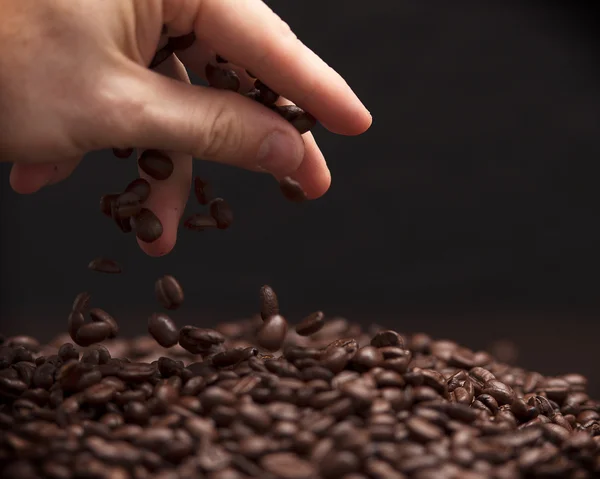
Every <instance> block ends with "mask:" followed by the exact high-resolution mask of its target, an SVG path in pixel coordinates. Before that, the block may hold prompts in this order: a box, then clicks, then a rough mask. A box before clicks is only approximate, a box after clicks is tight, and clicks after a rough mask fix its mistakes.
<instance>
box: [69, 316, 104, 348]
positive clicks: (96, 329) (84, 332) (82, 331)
mask: <svg viewBox="0 0 600 479" xmlns="http://www.w3.org/2000/svg"><path fill="white" fill-rule="evenodd" d="M111 330H112V328H111V326H110V325H109V324H108V323H105V322H98V323H88V324H84V325H83V326H81V327H80V328H79V329H78V330H77V334H76V335H75V338H73V340H74V341H75V343H77V344H78V345H79V346H84V347H85V346H91V345H92V344H94V343H99V342H101V341H104V340H105V339H108V337H109V336H110V335H111Z"/></svg>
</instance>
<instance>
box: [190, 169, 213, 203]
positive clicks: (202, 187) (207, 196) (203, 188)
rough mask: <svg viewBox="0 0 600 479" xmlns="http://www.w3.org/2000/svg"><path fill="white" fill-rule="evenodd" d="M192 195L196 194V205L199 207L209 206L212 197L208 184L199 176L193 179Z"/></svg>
mask: <svg viewBox="0 0 600 479" xmlns="http://www.w3.org/2000/svg"><path fill="white" fill-rule="evenodd" d="M194 193H195V194H196V199H197V200H198V203H200V204H201V205H207V204H209V203H210V202H211V201H212V199H213V197H214V195H213V191H212V187H211V186H210V184H208V183H207V182H206V181H204V180H203V179H202V178H200V177H199V176H196V177H195V178H194Z"/></svg>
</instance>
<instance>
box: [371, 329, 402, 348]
mask: <svg viewBox="0 0 600 479" xmlns="http://www.w3.org/2000/svg"><path fill="white" fill-rule="evenodd" d="M371 346H375V347H376V348H383V347H385V346H398V347H400V348H404V340H403V339H402V337H401V336H400V335H399V334H398V333H397V332H396V331H389V330H388V331H380V332H378V333H377V334H376V335H375V336H373V339H371Z"/></svg>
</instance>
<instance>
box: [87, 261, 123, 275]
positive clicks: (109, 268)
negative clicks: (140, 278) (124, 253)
mask: <svg viewBox="0 0 600 479" xmlns="http://www.w3.org/2000/svg"><path fill="white" fill-rule="evenodd" d="M88 269H91V270H92V271H98V272H100V273H112V274H118V273H120V272H121V271H122V269H121V266H120V265H119V263H117V262H116V261H113V260H112V259H108V258H96V259H93V260H92V261H90V264H88Z"/></svg>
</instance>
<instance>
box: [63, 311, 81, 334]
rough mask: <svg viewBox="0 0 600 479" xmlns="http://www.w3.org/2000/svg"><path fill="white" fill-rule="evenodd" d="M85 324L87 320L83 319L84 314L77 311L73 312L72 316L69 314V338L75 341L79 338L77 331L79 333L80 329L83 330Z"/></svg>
mask: <svg viewBox="0 0 600 479" xmlns="http://www.w3.org/2000/svg"><path fill="white" fill-rule="evenodd" d="M84 324H85V318H84V317H83V314H81V313H80V312H77V311H72V312H71V314H69V319H68V325H67V328H68V331H69V336H71V339H73V341H75V338H76V337H77V331H79V328H81V326H83V325H84Z"/></svg>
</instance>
